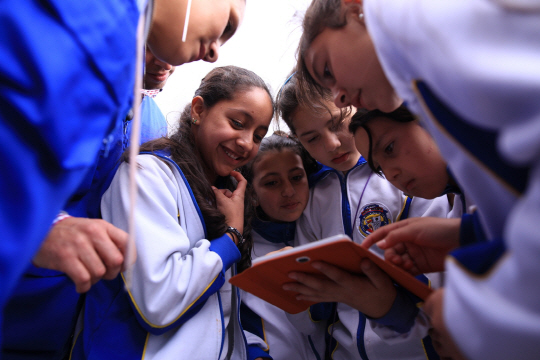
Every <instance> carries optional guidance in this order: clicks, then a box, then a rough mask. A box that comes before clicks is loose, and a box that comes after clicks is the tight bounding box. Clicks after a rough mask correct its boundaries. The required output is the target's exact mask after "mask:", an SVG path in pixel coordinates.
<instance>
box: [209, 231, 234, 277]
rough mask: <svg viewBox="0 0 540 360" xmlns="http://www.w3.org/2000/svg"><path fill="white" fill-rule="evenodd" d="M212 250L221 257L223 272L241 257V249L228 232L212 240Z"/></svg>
mask: <svg viewBox="0 0 540 360" xmlns="http://www.w3.org/2000/svg"><path fill="white" fill-rule="evenodd" d="M210 250H211V251H213V252H215V253H217V254H218V255H219V256H220V257H221V261H223V272H225V271H227V270H228V269H229V268H230V267H231V266H232V265H233V264H234V263H235V262H237V261H238V260H240V257H241V254H240V250H238V247H237V246H236V244H235V243H234V241H232V239H231V238H230V237H229V235H227V234H223V235H222V236H220V237H218V238H217V239H214V240H212V241H210Z"/></svg>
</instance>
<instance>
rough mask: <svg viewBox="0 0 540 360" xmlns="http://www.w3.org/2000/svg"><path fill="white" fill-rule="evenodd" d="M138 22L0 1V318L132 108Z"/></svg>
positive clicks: (119, 2) (79, 9) (86, 8)
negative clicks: (107, 138) (68, 203)
mask: <svg viewBox="0 0 540 360" xmlns="http://www.w3.org/2000/svg"><path fill="white" fill-rule="evenodd" d="M138 15H139V11H138V9H137V7H136V4H135V3H134V1H132V0H114V1H101V2H94V1H63V0H50V1H46V0H41V1H29V0H19V1H15V2H12V1H9V2H8V1H1V2H0V33H1V34H3V37H2V42H1V43H0V59H2V61H0V141H1V142H2V149H3V150H2V153H1V156H2V159H3V160H2V164H1V173H2V175H3V176H2V178H1V179H2V180H1V184H0V189H1V190H0V191H1V195H0V196H1V199H2V201H0V227H1V228H2V241H1V242H0V279H2V286H1V287H0V308H1V309H3V308H4V306H5V304H6V301H7V298H8V296H9V295H10V294H11V293H12V291H13V289H14V288H15V286H16V282H17V281H18V279H19V277H20V276H21V275H22V273H23V272H24V270H25V269H26V267H27V266H28V264H29V263H30V259H31V257H32V256H33V255H34V253H35V251H36V250H37V248H38V247H39V244H40V243H41V241H42V240H43V238H44V237H45V235H46V233H47V232H48V230H49V227H50V225H51V222H52V220H53V218H54V216H55V215H56V214H57V213H58V211H60V210H61V209H62V208H63V207H64V205H65V203H66V201H67V200H68V198H69V197H70V195H71V194H73V193H74V192H75V190H76V189H77V187H78V186H79V185H80V184H81V182H82V180H83V178H84V177H85V176H86V175H87V174H88V173H89V171H90V170H89V169H90V168H91V167H92V165H93V164H94V162H95V160H96V157H97V154H98V151H99V149H100V147H101V146H102V140H103V138H104V137H105V135H106V134H107V133H108V132H109V131H111V130H112V129H113V128H114V127H115V124H117V123H118V122H119V121H121V119H122V118H123V116H124V114H126V113H127V110H128V109H129V106H130V103H131V99H132V92H133V91H132V89H133V84H134V76H133V74H134V72H135V69H134V58H135V39H136V26H137V20H138ZM37 321H39V320H38V319H34V323H35V322H37ZM11 328H12V327H11V326H8V327H7V328H4V327H2V328H1V329H2V330H1V331H5V332H11ZM0 338H1V334H0ZM4 345H5V346H8V345H9V344H8V343H5V344H4ZM36 358H37V357H36Z"/></svg>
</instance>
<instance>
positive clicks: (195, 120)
mask: <svg viewBox="0 0 540 360" xmlns="http://www.w3.org/2000/svg"><path fill="white" fill-rule="evenodd" d="M197 121H199V120H198V119H195V118H194V117H193V118H191V123H192V124H196V123H197Z"/></svg>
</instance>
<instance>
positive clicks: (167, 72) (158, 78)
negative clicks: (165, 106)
mask: <svg viewBox="0 0 540 360" xmlns="http://www.w3.org/2000/svg"><path fill="white" fill-rule="evenodd" d="M145 62H146V66H145V69H144V78H143V82H144V83H143V87H144V88H145V89H147V90H152V89H163V87H164V86H165V83H166V82H167V80H168V79H169V76H171V75H172V73H173V72H174V69H175V67H174V66H172V65H170V64H167V63H166V62H163V61H161V60H159V59H158V58H157V57H155V56H154V54H152V52H151V51H150V50H148V49H146V61H145Z"/></svg>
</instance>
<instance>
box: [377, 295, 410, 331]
mask: <svg viewBox="0 0 540 360" xmlns="http://www.w3.org/2000/svg"><path fill="white" fill-rule="evenodd" d="M396 289H397V295H396V299H395V300H394V303H393V304H392V307H391V308H390V310H389V311H388V313H386V315H384V316H383V317H381V318H378V319H371V320H373V321H375V322H376V323H378V324H381V325H384V326H387V327H389V328H390V329H392V330H394V331H396V332H398V333H401V334H403V333H406V332H408V331H409V330H410V329H411V327H412V326H413V325H414V322H415V319H416V315H418V311H419V309H418V307H417V306H416V304H415V302H414V301H413V299H412V298H411V297H410V296H409V293H408V292H407V291H406V290H404V289H403V288H401V287H397V288H396Z"/></svg>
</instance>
